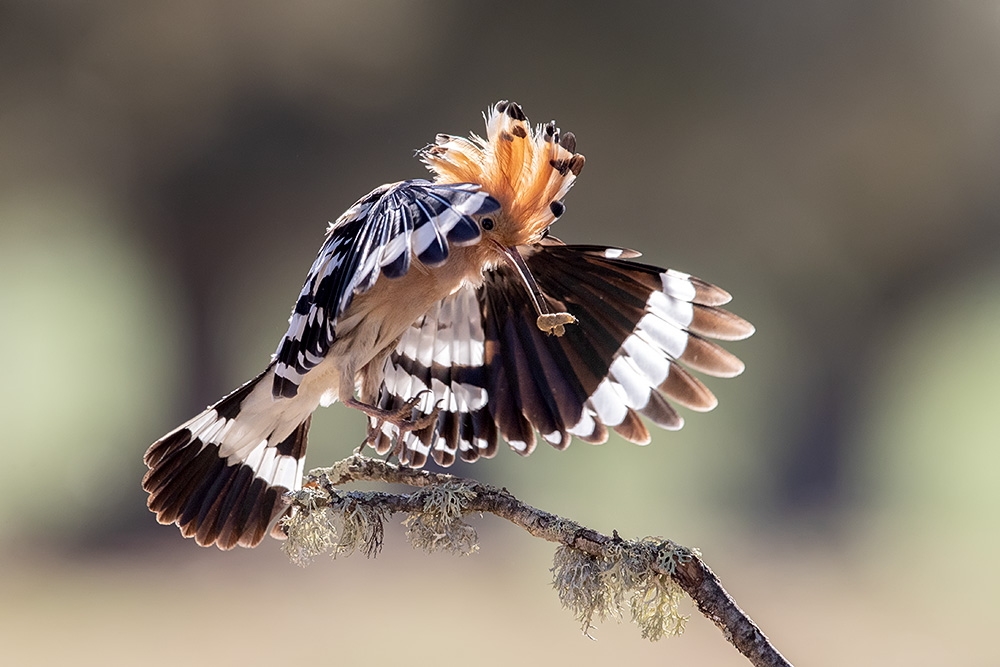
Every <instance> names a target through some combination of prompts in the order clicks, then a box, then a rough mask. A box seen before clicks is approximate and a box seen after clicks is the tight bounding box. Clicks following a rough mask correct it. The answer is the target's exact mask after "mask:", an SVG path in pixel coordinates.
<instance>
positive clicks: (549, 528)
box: [285, 455, 790, 667]
mask: <svg viewBox="0 0 1000 667" xmlns="http://www.w3.org/2000/svg"><path fill="white" fill-rule="evenodd" d="M358 481H377V482H385V483H390V484H406V485H408V486H413V487H419V488H421V489H423V490H422V491H417V492H415V493H409V494H403V493H400V494H395V493H372V492H367V493H363V492H343V491H340V490H339V489H337V487H338V486H340V485H342V484H345V483H347V482H358ZM432 492H433V493H432ZM434 493H436V495H434ZM289 502H291V503H292V504H293V505H295V506H297V507H298V508H299V509H300V511H299V512H298V513H297V514H296V517H298V518H293V519H291V520H289V521H287V522H286V526H285V529H286V531H287V532H288V535H289V543H288V545H287V546H286V551H288V552H289V553H290V555H292V556H293V559H294V558H295V555H294V552H295V551H296V550H300V551H301V550H305V551H307V552H308V553H306V556H305V557H304V558H298V560H300V561H308V560H309V557H310V556H311V555H314V554H315V553H319V552H322V551H325V550H326V549H328V548H331V547H332V548H334V549H337V550H339V551H341V552H343V551H351V550H353V549H355V548H362V549H364V550H365V551H366V552H367V553H368V555H373V554H374V553H377V551H378V549H379V548H380V546H381V537H382V519H384V518H385V517H386V516H388V515H389V514H392V513H395V512H405V513H407V514H409V515H410V518H409V519H407V522H406V525H407V526H408V528H409V530H408V533H410V531H415V530H417V529H419V530H420V531H423V532H422V533H420V535H421V539H422V540H423V541H422V542H419V544H420V545H421V546H424V547H426V548H440V547H442V546H443V547H445V548H451V549H453V550H465V551H471V550H473V549H474V548H475V546H474V544H475V531H474V530H473V529H472V528H471V527H469V526H467V525H466V524H464V523H463V522H462V521H461V515H463V514H467V513H471V512H480V513H481V512H488V513H490V514H494V515H496V516H498V517H500V518H502V519H506V520H507V521H510V522H511V523H513V524H514V525H516V526H520V527H521V528H523V529H524V530H526V531H527V532H528V533H529V534H531V535H533V536H535V537H539V538H542V539H544V540H548V541H549V542H555V543H557V544H560V545H563V546H564V547H568V548H570V549H574V550H576V551H577V552H582V554H586V556H585V557H582V558H586V559H588V560H586V561H582V562H583V564H584V565H587V564H588V563H589V564H590V565H596V567H597V570H595V571H596V572H597V573H598V579H599V580H600V581H601V582H602V584H604V585H606V582H607V581H608V580H609V576H611V577H612V578H614V577H617V580H618V581H625V582H626V584H627V586H631V587H632V589H634V588H635V587H642V586H645V587H646V588H645V589H644V590H643V591H641V592H640V594H639V597H638V598H633V600H638V601H639V602H640V603H641V604H646V605H647V606H648V605H649V603H650V600H651V596H650V595H649V592H650V591H651V590H654V589H655V588H656V587H659V588H661V589H662V584H661V583H657V582H666V580H668V579H669V581H670V582H673V583H674V584H676V585H677V586H679V587H680V588H681V589H682V590H683V591H684V592H685V593H687V594H688V595H689V596H690V597H691V599H692V600H694V602H695V604H696V605H697V607H698V610H699V611H700V612H701V613H702V614H703V615H704V616H706V617H707V618H708V619H709V620H711V621H712V622H713V623H715V625H716V626H718V627H719V629H720V630H721V631H722V634H723V636H724V637H725V638H726V640H727V641H729V642H730V643H731V644H732V645H733V646H735V647H736V649H737V650H738V651H739V652H740V653H742V654H743V655H744V656H746V658H747V659H748V660H750V662H751V663H752V664H754V665H758V666H768V667H770V666H775V665H790V663H789V662H788V661H787V660H786V659H785V658H784V657H783V656H782V655H781V653H779V652H778V650H777V649H776V648H775V647H774V646H773V645H772V644H771V642H770V641H769V640H768V639H767V637H766V636H765V635H764V633H763V632H761V630H760V628H758V627H757V625H756V624H755V623H754V622H753V620H751V619H750V617H749V616H747V615H746V613H744V612H743V610H742V609H740V607H739V606H738V605H737V604H736V602H735V600H733V598H732V597H731V596H730V595H729V593H727V592H726V590H725V589H724V588H723V587H722V584H721V582H720V581H719V578H718V577H716V576H715V573H713V572H712V570H711V569H709V567H708V566H707V565H706V564H705V563H704V561H702V560H701V558H700V554H698V553H697V552H696V551H694V550H691V549H687V548H685V547H682V546H680V545H676V544H674V543H672V542H669V541H663V542H653V541H648V540H646V541H642V542H629V541H626V540H623V539H622V538H621V537H619V536H618V533H617V532H615V533H614V534H613V535H611V536H608V535H604V534H602V533H599V532H597V531H595V530H592V529H590V528H586V527H584V526H580V525H579V524H577V523H575V522H572V521H568V520H566V519H563V518H561V517H558V516H556V515H554V514H550V513H548V512H545V511H542V510H540V509H537V508H535V507H532V506H530V505H527V504H525V503H523V502H521V501H520V500H518V499H517V498H515V497H514V496H513V495H511V494H510V493H509V492H508V491H507V490H506V489H498V488H496V487H494V486H490V485H486V484H481V483H480V482H477V481H475V480H471V479H464V478H461V477H456V476H454V475H447V474H441V473H433V472H428V471H425V470H415V469H412V468H406V467H400V466H396V465H393V464H391V463H387V462H384V461H380V460H375V459H369V458H366V457H362V456H358V455H355V456H352V457H350V458H347V459H344V460H342V461H340V462H338V463H336V464H334V465H333V466H332V467H331V468H329V469H320V470H314V471H312V472H311V473H310V475H309V482H308V483H307V485H306V488H304V489H303V490H302V491H300V492H297V493H294V494H289ZM318 510H332V511H333V512H340V513H342V514H343V516H342V518H344V517H347V516H348V515H350V516H352V517H356V519H357V520H356V521H355V522H354V523H349V522H348V520H347V518H344V528H343V533H344V534H343V535H340V536H339V537H336V534H335V532H334V528H333V526H332V525H331V524H329V518H328V517H327V518H320V519H319V520H317V517H318V516H319V517H322V516H323V512H322V511H318ZM297 522H298V523H297ZM449 522H451V523H449ZM317 526H319V527H321V528H323V529H327V530H329V531H330V532H329V533H328V534H326V533H322V534H321V535H320V537H317V532H316V529H317ZM455 527H458V529H459V536H458V537H457V538H456V534H453V533H454V528H455ZM462 529H464V530H465V531H466V532H465V533H461V530H462ZM450 531H451V532H450ZM418 532H419V531H418ZM348 533H349V534H350V535H348ZM331 535H333V537H331ZM411 539H414V542H415V543H418V540H417V539H415V538H414V535H412V534H411ZM352 540H353V542H351V541H352ZM456 540H457V543H460V546H456V544H457V543H456ZM439 541H440V542H441V544H438V542H439ZM345 542H351V543H350V544H347V545H346V546H345ZM461 545H464V546H461ZM623 554H627V556H628V557H631V558H632V560H631V561H629V560H623V558H625V556H623ZM559 558H560V556H559V555H557V587H558V584H559V581H558V579H559V572H558V567H559V565H558V564H559ZM637 558H638V559H639V560H641V569H642V570H646V571H649V570H651V571H652V572H653V573H655V575H657V579H656V581H653V582H650V580H649V579H648V576H649V575H646V576H647V579H642V576H643V575H642V573H641V572H639V569H637V566H636V563H637V562H639V561H638V560H636V559H637ZM623 563H624V564H623ZM573 564H574V565H578V564H579V563H577V562H573ZM630 568H631V569H630ZM584 569H585V568H584ZM579 573H580V570H575V571H574V576H577V575H579ZM564 592H565V593H566V596H564V595H563V593H564ZM661 592H662V591H661ZM573 594H574V593H573V591H569V590H566V591H562V590H561V591H560V596H561V597H563V602H564V604H569V605H571V606H576V608H577V610H578V614H579V615H580V616H581V618H582V620H583V621H584V626H585V627H589V621H590V617H591V616H592V615H593V614H594V611H595V609H597V611H598V613H599V615H600V616H602V617H603V616H604V615H605V613H607V612H608V611H609V610H608V609H607V608H606V607H600V605H599V604H598V603H595V605H597V606H596V607H588V608H587V609H585V610H584V612H581V611H580V607H579V606H578V600H577V599H575V598H574V600H573V601H571V602H567V597H572V596H573ZM588 594H589V593H588ZM617 596H618V597H617V598H616V599H617V600H619V601H620V599H621V596H622V593H621V591H620V590H619V591H618V593H617ZM588 599H589V600H591V601H593V600H592V599H591V598H588ZM635 604H636V602H635V601H633V605H635ZM641 604H640V606H641ZM585 612H586V613H585ZM661 612H662V603H661ZM610 613H612V614H614V613H615V612H614V610H613V609H611V610H610ZM635 618H636V613H635V612H633V619H635ZM657 618H658V619H659V620H663V615H662V613H661V615H660V616H659V617H657ZM647 620H648V619H647ZM636 622H637V623H640V624H641V621H639V620H637V621H636ZM682 627H683V621H682V620H681V622H680V623H679V627H677V628H675V630H679V629H681V628H682ZM643 633H644V635H646V636H649V635H647V630H646V629H644V630H643ZM660 634H662V631H661V632H660V633H659V634H655V633H654V636H652V637H651V638H656V637H658V636H660Z"/></svg>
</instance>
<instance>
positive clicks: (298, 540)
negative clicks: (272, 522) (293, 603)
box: [281, 487, 337, 567]
mask: <svg viewBox="0 0 1000 667" xmlns="http://www.w3.org/2000/svg"><path fill="white" fill-rule="evenodd" d="M293 500H294V502H295V504H296V507H295V509H294V510H293V511H292V513H291V515H289V516H286V517H285V518H283V519H282V520H281V522H282V526H283V527H284V529H285V532H286V533H287V535H288V539H287V540H285V543H284V544H283V545H282V546H281V550H282V551H284V552H285V555H287V556H288V558H289V559H290V560H291V561H292V562H293V563H295V564H296V565H298V566H299V567H305V566H306V565H309V564H310V563H312V562H313V559H315V558H316V556H319V555H320V554H323V553H326V552H327V551H329V550H330V549H331V548H332V547H333V546H334V545H335V544H336V543H337V527H336V526H335V525H334V523H333V517H334V513H333V511H332V510H331V509H330V508H329V507H328V506H327V503H328V502H329V500H330V497H329V495H327V493H326V492H325V491H323V490H322V489H320V488H312V487H307V488H304V489H300V490H298V491H296V492H295V493H294V494H293Z"/></svg>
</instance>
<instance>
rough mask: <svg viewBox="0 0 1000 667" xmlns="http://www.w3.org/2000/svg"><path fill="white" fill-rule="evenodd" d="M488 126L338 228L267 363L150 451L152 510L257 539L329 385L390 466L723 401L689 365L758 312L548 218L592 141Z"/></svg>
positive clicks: (515, 125)
mask: <svg viewBox="0 0 1000 667" xmlns="http://www.w3.org/2000/svg"><path fill="white" fill-rule="evenodd" d="M484 116H485V119H486V137H485V138H481V137H478V136H476V135H474V134H473V135H472V136H471V137H470V138H463V137H458V136H451V135H446V134H440V135H438V136H437V138H436V141H435V144H434V145H432V146H428V147H427V148H425V149H423V151H421V153H420V156H421V159H422V160H423V162H424V163H425V164H426V166H427V167H428V168H429V169H430V171H431V172H432V173H433V175H434V178H433V181H427V180H422V179H417V180H408V181H401V182H399V183H391V184H387V185H382V186H380V187H378V188H376V189H375V190H373V191H372V192H371V193H369V194H367V195H365V196H364V197H362V198H361V199H360V200H359V201H358V202H357V203H355V204H354V205H353V206H351V207H350V208H349V209H348V210H347V211H346V212H345V213H344V214H343V215H342V216H340V218H338V219H337V220H336V222H334V223H333V224H331V225H330V227H329V229H328V231H327V235H326V240H325V242H324V244H323V246H322V248H321V249H320V251H319V255H318V257H317V258H316V260H315V261H314V262H313V265H312V268H311V269H310V270H309V275H308V276H307V278H306V281H305V285H304V286H303V287H302V291H301V292H300V293H299V297H298V300H297V301H296V303H295V306H294V308H293V310H292V314H291V317H290V318H289V327H288V332H287V333H286V334H285V335H284V337H283V338H282V340H281V343H280V344H279V345H278V349H277V351H276V353H275V354H274V357H273V359H272V361H271V363H270V364H269V365H268V366H267V368H266V369H264V371H263V372H262V373H261V374H260V375H258V376H257V377H255V378H254V379H252V380H250V381H249V382H247V383H246V384H244V385H243V386H242V387H240V388H239V389H237V390H236V391H234V392H233V393H231V394H229V395H228V396H226V397H225V398H223V399H222V400H220V401H219V402H217V403H215V404H214V405H212V406H210V407H209V408H208V409H206V410H205V411H204V412H202V413H201V414H199V415H198V416H196V417H194V418H193V419H191V420H190V421H188V422H186V423H184V424H182V425H181V426H179V427H178V428H176V429H174V430H173V431H171V432H170V433H168V434H167V435H165V436H164V437H163V438H161V439H160V440H158V441H156V442H155V443H153V445H152V446H151V447H150V448H149V450H148V451H147V452H146V456H145V462H146V465H147V466H148V467H149V471H148V472H147V473H146V476H145V477H144V479H143V488H144V489H145V490H146V491H147V492H148V493H149V501H148V504H149V508H150V509H151V510H152V511H153V512H155V513H156V516H157V519H158V520H159V521H160V523H164V524H170V523H176V524H177V525H178V526H179V527H180V529H181V532H182V533H183V534H184V536H186V537H194V538H195V541H196V542H197V543H198V544H200V545H203V546H208V545H213V544H214V545H216V546H218V547H219V548H221V549H231V548H232V547H234V546H236V545H240V546H244V547H252V546H255V545H257V544H258V543H259V542H260V541H261V540H262V539H263V538H264V536H265V535H266V534H267V533H268V531H269V530H270V532H271V533H272V534H274V535H275V536H276V537H280V536H281V535H280V524H279V522H278V519H280V518H281V517H282V516H283V515H285V514H286V513H287V512H288V511H289V508H288V505H287V504H286V503H285V502H284V501H283V499H282V496H283V495H284V494H285V493H286V492H288V491H294V490H297V489H299V488H300V486H301V481H302V477H303V466H304V460H305V452H306V435H307V432H308V430H309V421H310V417H311V415H312V413H313V411H315V410H316V409H317V407H319V406H321V405H323V406H327V405H330V404H332V403H334V402H336V401H340V402H341V403H344V404H346V405H348V406H350V407H353V408H356V409H359V410H361V411H362V412H363V413H365V414H366V415H368V418H369V430H368V432H369V434H368V438H367V440H366V443H367V444H368V445H370V446H371V447H372V448H374V450H375V451H376V452H378V453H379V454H383V455H384V454H390V453H392V454H395V455H396V456H397V457H398V459H399V461H400V463H401V464H403V465H409V466H414V467H418V466H422V465H423V464H424V463H425V462H426V461H427V458H428V457H432V458H433V459H434V460H435V461H436V462H437V463H438V464H440V465H443V466H447V465H450V464H451V463H453V462H454V461H455V460H456V459H462V460H463V461H475V460H476V459H478V458H479V457H481V456H482V457H491V456H493V455H494V454H495V453H496V451H497V443H498V440H499V438H500V437H501V436H502V437H503V439H504V440H506V441H507V443H508V444H509V445H510V447H511V448H513V449H514V450H515V451H517V452H518V453H519V454H522V455H528V454H530V453H531V452H532V450H533V449H534V447H535V443H536V437H535V433H536V431H537V432H538V434H539V435H540V436H541V439H542V440H544V441H545V442H547V443H549V444H550V445H552V446H554V447H556V448H557V449H564V448H566V447H567V446H568V445H569V443H570V440H571V438H572V436H576V437H578V438H580V439H581V440H583V441H585V442H591V443H601V442H604V441H606V440H607V438H608V427H610V428H612V429H614V430H615V431H616V432H617V433H619V434H620V435H622V436H623V437H624V438H625V439H627V440H630V441H632V442H635V443H640V444H645V443H648V442H649V440H650V435H649V431H648V430H647V428H646V425H645V424H644V423H643V421H642V420H641V419H640V418H639V415H643V416H645V417H646V418H647V419H648V420H649V421H650V422H651V423H653V424H655V425H656V426H659V427H661V428H664V429H670V430H673V429H679V428H680V427H681V426H682V425H683V419H682V417H681V416H680V415H678V414H677V412H676V410H675V409H674V408H673V407H672V405H671V403H670V402H668V400H667V399H669V401H672V402H673V403H676V404H678V405H681V406H684V407H686V408H690V409H692V410H696V411H706V410H711V409H712V408H714V407H715V405H716V402H717V401H716V399H715V397H714V396H713V395H712V393H711V391H709V389H708V388H707V387H705V385H704V384H703V383H702V382H701V381H700V380H698V379H697V378H695V377H694V376H693V375H692V374H691V373H690V372H689V371H688V370H686V369H685V366H686V367H688V368H690V369H693V370H695V371H700V372H702V373H705V374H708V375H714V376H720V377H732V376H735V375H738V374H740V373H741V372H742V371H743V363H742V362H741V361H740V360H739V359H738V358H736V357H735V356H734V355H732V354H731V353H729V352H727V351H726V350H724V349H723V348H722V347H720V346H719V345H717V344H715V343H713V342H710V341H709V340H708V339H709V338H714V339H718V340H739V339H743V338H746V337H748V336H750V335H751V334H752V333H753V331H754V328H753V326H752V325H751V324H750V323H748V322H747V321H746V320H743V319H741V318H739V317H737V316H736V315H733V314H731V313H729V312H728V311H726V310H723V309H722V308H720V306H722V305H723V304H725V303H727V302H728V301H729V300H730V295H729V294H728V293H727V292H725V291H724V290H722V289H720V288H718V287H715V286H713V285H710V284H708V283H706V282H704V281H702V280H699V279H697V278H694V277H692V276H689V275H688V274H685V273H681V272H679V271H674V270H668V269H662V268H658V267H655V266H650V265H647V264H642V263H639V262H636V261H633V260H634V259H635V258H636V257H638V256H639V253H637V252H634V251H631V250H626V249H623V248H615V247H604V246H594V245H567V244H565V243H563V242H562V241H559V240H558V239H556V238H555V237H553V236H551V235H550V234H549V227H550V225H552V223H553V222H555V221H556V219H558V218H559V217H560V216H561V215H562V214H563V212H564V210H565V206H564V204H563V198H564V197H565V196H566V193H567V192H568V191H569V189H570V187H571V186H572V185H573V183H574V182H575V180H576V177H577V176H579V174H580V171H581V169H582V168H583V166H584V157H583V156H582V155H580V154H579V153H576V152H575V151H576V139H575V137H574V136H573V134H572V133H569V132H567V133H560V131H559V129H558V128H557V127H556V125H555V122H554V121H552V122H549V123H546V124H544V125H541V126H538V127H535V128H532V127H531V126H530V125H529V124H528V120H527V118H525V115H524V113H523V111H522V110H521V107H520V106H519V105H517V104H514V103H510V102H506V101H502V102H499V103H498V104H496V105H495V106H493V107H492V108H491V109H489V110H488V112H487V113H486V114H484Z"/></svg>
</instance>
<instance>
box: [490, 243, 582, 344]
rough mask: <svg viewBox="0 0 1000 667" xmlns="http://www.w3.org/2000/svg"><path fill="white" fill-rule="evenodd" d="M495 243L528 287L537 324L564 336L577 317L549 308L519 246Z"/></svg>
mask: <svg viewBox="0 0 1000 667" xmlns="http://www.w3.org/2000/svg"><path fill="white" fill-rule="evenodd" d="M493 244H494V245H495V246H496V247H497V249H498V250H499V251H500V253H501V254H502V255H503V257H504V259H505V260H507V263H508V264H509V265H510V266H511V268H513V269H514V270H515V271H516V272H517V275H518V276H519V277H520V278H521V282H522V283H524V286H525V287H526V288H527V289H528V294H529V295H530V296H531V302H532V304H533V305H534V306H535V312H537V313H538V319H537V320H535V325H536V326H537V327H538V328H539V329H541V330H542V331H544V332H545V333H548V334H555V335H556V336H562V335H563V334H564V333H566V328H565V326H564V325H566V324H576V318H575V317H573V316H572V315H570V314H569V313H565V312H563V313H553V312H552V309H551V308H549V305H548V303H546V301H545V296H544V295H543V294H542V290H541V289H540V288H539V287H538V283H536V282H535V277H534V276H533V275H531V271H530V270H529V269H528V265H527V264H525V263H524V258H523V257H521V253H520V252H518V250H517V246H505V245H503V244H502V243H499V242H497V241H493Z"/></svg>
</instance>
